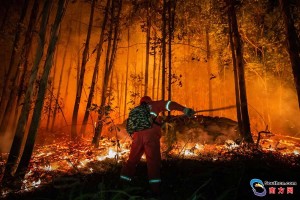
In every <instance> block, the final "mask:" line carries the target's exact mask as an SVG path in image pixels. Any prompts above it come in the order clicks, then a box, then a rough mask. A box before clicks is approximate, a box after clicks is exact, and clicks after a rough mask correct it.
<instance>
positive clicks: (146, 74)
mask: <svg viewBox="0 0 300 200" xmlns="http://www.w3.org/2000/svg"><path fill="white" fill-rule="evenodd" d="M146 21H147V26H146V27H147V30H146V66H145V89H144V96H146V95H147V94H148V80H149V50H150V34H151V1H148V3H147V20H146Z"/></svg>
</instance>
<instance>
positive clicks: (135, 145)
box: [121, 127, 161, 185]
mask: <svg viewBox="0 0 300 200" xmlns="http://www.w3.org/2000/svg"><path fill="white" fill-rule="evenodd" d="M159 140H160V128H159V127H153V128H151V129H147V130H143V131H139V132H135V133H134V134H133V142H132V145H131V149H130V154H129V158H128V160H127V162H126V163H125V165H124V166H123V168H122V170H121V176H125V177H129V178H131V177H132V176H133V175H134V174H135V170H136V165H137V164H138V162H139V161H140V159H141V157H142V155H143V153H145V154H146V159H147V169H148V178H149V182H150V183H160V166H161V155H160V142H159ZM151 185H153V184H151ZM155 185H156V184H155Z"/></svg>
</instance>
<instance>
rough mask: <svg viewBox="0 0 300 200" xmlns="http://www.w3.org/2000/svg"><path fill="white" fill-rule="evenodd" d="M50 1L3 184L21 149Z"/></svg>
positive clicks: (47, 2) (10, 175)
mask: <svg viewBox="0 0 300 200" xmlns="http://www.w3.org/2000/svg"><path fill="white" fill-rule="evenodd" d="M51 2H52V1H51V0H47V1H46V2H45V4H44V8H43V11H42V21H41V27H40V32H39V36H40V37H39V42H38V47H37V51H36V56H35V60H34V65H33V68H32V72H31V76H30V80H29V85H28V88H27V91H26V94H25V98H24V105H23V107H22V111H21V115H20V117H19V120H18V125H17V128H16V131H15V136H14V139H13V143H12V146H11V149H10V153H9V156H8V159H7V162H6V165H5V171H4V174H3V178H2V182H1V183H2V184H3V185H6V186H8V185H9V184H10V178H11V177H12V174H13V172H14V166H15V165H16V164H17V160H18V158H19V154H20V151H21V145H22V141H23V138H24V134H25V126H26V123H27V119H28V115H29V111H30V106H31V99H32V94H33V89H34V83H35V81H36V77H37V72H38V66H39V63H40V61H41V59H42V56H43V52H44V45H45V35H46V28H47V23H48V19H49V14H50V9H51Z"/></svg>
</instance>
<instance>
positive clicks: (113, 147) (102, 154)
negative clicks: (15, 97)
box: [1, 136, 300, 195]
mask: <svg viewBox="0 0 300 200" xmlns="http://www.w3.org/2000/svg"><path fill="white" fill-rule="evenodd" d="M254 138H255V137H254ZM163 139H164V138H163ZM292 139H293V140H292ZM292 139H291V138H289V137H286V136H276V138H272V137H269V138H265V139H261V141H260V146H259V148H255V147H254V146H248V145H244V144H240V145H239V144H237V143H236V142H234V141H233V140H226V141H225V143H224V144H199V143H194V142H188V143H186V142H184V141H177V142H176V143H175V144H174V146H173V148H172V150H171V151H168V152H166V151H167V145H166V144H164V143H162V150H163V159H173V158H186V159H194V160H207V161H213V162H214V161H219V162H220V161H230V160H232V159H236V156H237V155H239V156H244V157H253V156H255V153H254V152H255V151H259V152H261V153H273V154H275V155H277V156H278V157H282V158H283V159H284V160H285V161H286V162H288V163H289V164H290V165H292V166H297V165H298V166H299V167H300V163H299V162H298V160H299V158H300V154H299V152H300V143H299V139H297V138H292ZM297 140H298V142H297ZM60 141H61V142H60V143H56V144H51V145H45V146H37V147H36V150H35V152H34V154H33V156H32V159H31V162H30V167H29V171H28V172H27V174H26V176H25V179H24V180H23V186H22V190H21V192H22V191H31V190H34V189H35V188H37V187H39V186H41V185H44V184H48V183H51V182H53V181H54V182H55V178H56V177H59V176H60V175H66V174H68V175H72V174H82V175H84V174H91V173H99V172H103V171H105V170H108V169H109V168H110V167H111V166H108V165H107V163H111V164H112V165H118V163H122V162H124V161H125V160H126V159H127V157H128V153H129V148H130V141H128V140H127V141H119V140H118V139H116V138H111V139H108V138H103V139H101V140H100V146H99V147H98V148H94V147H92V146H91V145H90V142H91V141H86V140H82V141H80V142H76V143H74V142H72V141H69V140H68V139H63V141H62V140H60ZM254 150H255V151H254ZM1 165H2V166H1V167H3V166H4V160H2V161H1ZM74 181H76V179H74ZM55 187H69V186H63V185H60V184H58V185H56V186H55ZM7 193H8V191H5V192H4V191H2V195H6V194H7Z"/></svg>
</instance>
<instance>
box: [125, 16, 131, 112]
mask: <svg viewBox="0 0 300 200" xmlns="http://www.w3.org/2000/svg"><path fill="white" fill-rule="evenodd" d="M129 53H130V21H129V22H128V29H127V56H126V75H125V76H126V77H125V97H124V98H125V99H124V118H125V115H126V111H127V93H128V92H127V89H128V73H129V55H130V54H129Z"/></svg>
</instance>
